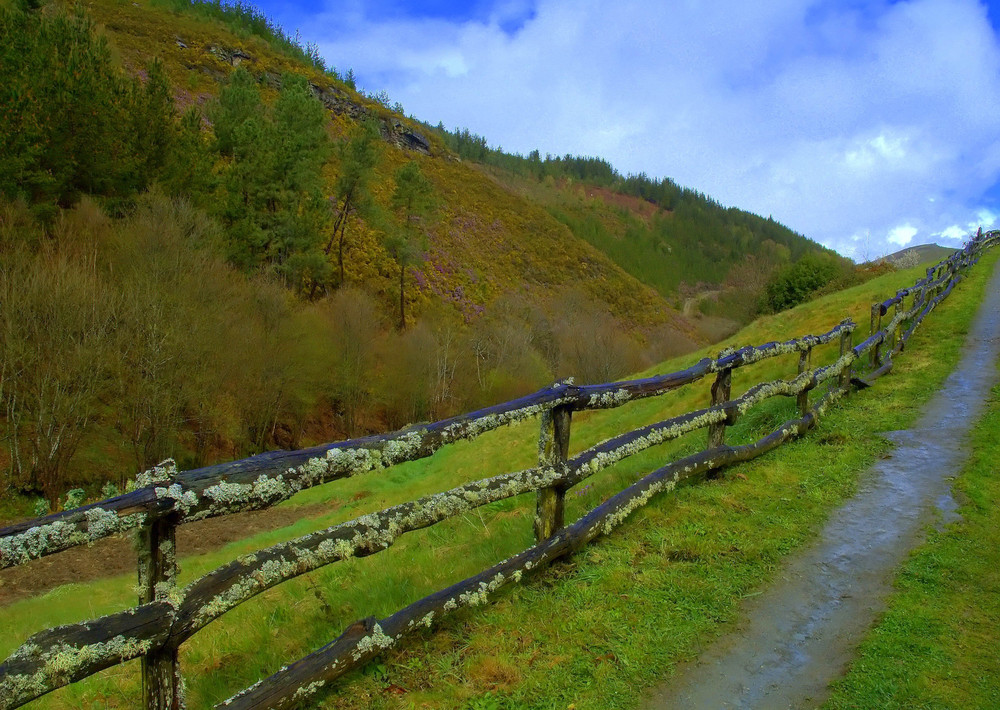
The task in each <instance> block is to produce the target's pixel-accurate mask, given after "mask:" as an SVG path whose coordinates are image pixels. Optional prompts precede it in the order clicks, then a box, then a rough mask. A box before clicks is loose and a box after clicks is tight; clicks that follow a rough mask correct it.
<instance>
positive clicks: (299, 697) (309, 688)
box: [292, 680, 326, 703]
mask: <svg viewBox="0 0 1000 710" xmlns="http://www.w3.org/2000/svg"><path fill="white" fill-rule="evenodd" d="M324 685H326V681H324V680H317V681H314V682H312V683H310V684H309V685H304V686H302V687H301V688H299V689H298V690H296V691H295V694H294V695H293V696H292V702H293V703H298V702H302V701H304V700H306V699H307V698H309V697H310V696H312V695H314V694H315V693H316V692H317V691H318V690H319V689H320V688H322V687H323V686H324Z"/></svg>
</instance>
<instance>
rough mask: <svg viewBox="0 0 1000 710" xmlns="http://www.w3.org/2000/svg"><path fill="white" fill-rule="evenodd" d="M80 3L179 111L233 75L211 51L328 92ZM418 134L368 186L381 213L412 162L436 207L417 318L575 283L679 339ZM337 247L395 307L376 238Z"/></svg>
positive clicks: (202, 41) (551, 225)
mask: <svg viewBox="0 0 1000 710" xmlns="http://www.w3.org/2000/svg"><path fill="white" fill-rule="evenodd" d="M86 6H87V8H88V10H89V11H90V13H91V14H92V16H93V17H94V18H95V20H96V21H97V22H98V23H99V25H100V26H101V28H102V31H103V32H104V33H105V34H106V35H107V36H108V37H109V39H110V40H111V42H112V44H113V46H114V48H115V50H116V52H117V53H118V56H119V58H120V60H121V62H122V64H123V66H124V67H125V68H126V69H127V70H128V71H130V72H132V73H139V72H141V71H142V70H143V68H144V66H145V64H146V63H147V62H148V61H149V58H151V57H154V56H156V57H159V58H160V59H161V60H162V61H163V62H164V65H165V68H166V71H167V75H168V77H169V79H170V81H171V84H172V86H173V87H174V91H175V95H176V96H177V102H178V106H179V107H180V108H182V109H183V107H185V106H187V105H191V104H199V105H204V104H206V103H207V102H208V101H209V100H210V99H211V98H212V97H213V96H214V95H215V94H216V93H217V92H218V88H219V82H220V81H222V80H223V79H224V78H225V77H226V76H227V75H228V73H229V72H230V71H231V70H232V68H231V66H229V64H228V63H226V62H224V61H223V60H221V59H220V58H219V57H218V56H216V54H213V53H211V52H210V51H209V48H210V47H212V46H221V47H224V48H229V49H232V48H240V49H242V50H243V51H245V52H246V53H247V54H249V55H250V57H251V59H249V60H245V61H244V62H243V66H245V67H247V68H248V69H249V70H250V71H251V72H252V73H254V74H256V75H260V74H262V73H264V72H269V73H273V74H281V73H282V72H285V71H295V72H297V73H301V74H303V75H305V76H307V77H308V78H309V80H310V81H312V82H314V83H316V84H317V85H319V86H324V87H328V86H331V85H333V84H334V82H333V81H332V80H331V79H330V78H329V77H326V76H325V75H323V74H322V73H321V72H319V71H318V70H317V69H315V68H313V67H305V66H303V65H301V64H297V63H296V62H294V61H293V60H291V59H289V58H288V57H286V56H284V55H282V54H279V53H278V52H276V51H274V50H273V49H272V48H271V47H270V46H268V45H267V44H266V43H265V42H264V41H263V40H261V39H259V38H257V37H253V36H244V37H239V36H236V35H234V34H233V33H232V32H231V31H229V29H227V28H226V27H224V26H222V25H221V24H219V23H216V22H210V21H206V20H204V19H201V18H196V17H191V16H187V15H180V14H175V13H172V12H169V11H166V10H162V9H158V8H156V7H151V6H150V5H149V0H143V1H142V2H138V3H133V2H131V1H128V2H126V1H124V0H88V1H87V3H86ZM177 40H182V41H183V43H184V44H185V45H186V48H181V47H180V46H179V45H178V43H177ZM337 88H338V89H340V90H341V91H344V92H346V94H347V95H349V96H350V97H351V100H352V101H354V102H356V103H357V104H359V105H362V106H365V107H366V108H367V109H368V110H369V111H371V112H373V113H375V114H376V115H378V116H380V117H382V118H384V119H387V120H389V121H395V120H398V121H401V122H403V123H404V124H408V123H411V122H410V121H408V119H406V118H405V117H402V116H398V115H396V114H393V113H392V112H390V111H389V110H388V109H386V108H384V107H383V106H381V105H379V104H377V103H376V102H374V101H371V100H369V99H366V98H364V97H361V96H359V95H357V94H356V93H354V92H352V91H351V90H350V89H348V88H346V87H345V86H343V85H337ZM270 94H273V91H271V92H270ZM267 95H269V92H268V91H265V96H267ZM351 125H352V121H351V119H349V118H347V117H346V116H345V115H339V116H338V115H335V114H331V132H332V134H333V135H334V137H335V138H339V137H341V136H343V135H345V133H346V131H347V130H348V129H349V127H350V126H351ZM415 129H416V130H420V129H419V128H416V127H415ZM425 137H426V138H428V140H429V141H430V143H431V151H432V154H433V156H432V157H425V156H420V155H417V154H414V153H410V152H408V151H403V150H401V149H397V148H394V147H387V148H386V150H385V151H384V154H383V159H382V161H381V162H380V164H379V166H378V169H377V177H376V179H375V181H374V185H375V187H374V192H375V197H376V199H377V200H378V201H380V202H382V203H383V204H384V205H387V204H388V202H389V198H390V196H391V193H392V179H391V176H392V174H393V172H394V171H395V170H396V169H397V168H398V167H399V166H400V165H402V164H403V163H404V162H405V161H407V160H410V159H414V158H416V159H417V160H419V162H420V165H421V168H422V169H423V170H424V172H425V174H426V175H427V176H428V177H429V178H430V180H431V181H432V183H433V184H434V186H435V188H436V191H437V194H438V196H439V197H440V199H441V201H442V203H443V206H442V209H441V211H440V213H439V219H438V220H437V223H436V225H435V226H434V227H433V228H432V233H431V235H430V236H431V238H430V244H429V252H428V256H429V260H428V262H427V263H425V264H424V265H423V266H422V267H421V271H422V272H423V275H424V278H425V280H426V281H427V282H428V286H427V287H426V288H425V289H424V290H423V291H421V292H419V293H418V291H417V289H415V288H413V289H411V296H412V297H413V300H414V303H413V306H414V308H415V309H416V311H417V312H419V311H420V310H423V309H424V308H425V307H427V306H428V305H429V304H430V303H432V302H433V301H436V300H439V299H440V300H445V301H446V302H450V303H452V304H454V306H455V307H456V308H457V309H458V310H459V311H460V312H463V313H466V314H468V313H470V312H472V309H473V306H474V305H479V306H482V305H488V304H489V303H490V302H491V301H492V300H493V299H494V298H496V297H497V296H498V295H500V294H502V293H505V292H507V291H513V290H518V291H520V290H523V289H526V290H527V291H528V294H529V295H531V296H545V295H551V294H552V293H554V292H555V291H556V290H558V289H559V288H560V287H563V286H567V285H578V286H579V287H581V288H582V289H584V290H585V291H587V292H588V293H589V294H590V295H591V296H592V297H595V298H597V299H599V300H600V301H602V302H604V303H607V304H608V305H609V306H610V307H611V310H612V311H613V312H614V313H615V314H616V315H618V316H619V317H623V318H624V319H625V320H626V321H627V322H628V323H630V324H631V325H638V326H649V325H656V324H661V323H671V324H673V325H675V326H676V327H677V328H678V329H680V330H684V331H688V330H689V328H688V326H687V325H686V324H684V323H683V321H682V320H681V319H680V318H679V316H677V314H676V313H675V312H674V311H673V310H672V309H670V307H669V306H668V305H667V304H666V302H665V301H664V300H663V299H662V298H660V297H659V295H658V294H657V293H656V292H655V291H654V290H653V289H652V288H650V287H648V286H646V285H644V284H642V283H640V282H639V281H638V280H637V279H635V278H634V277H632V276H630V275H629V274H628V273H626V271H624V270H623V269H622V268H620V267H619V266H617V265H616V264H615V263H614V262H613V261H612V260H611V259H609V258H608V257H607V256H605V255H604V254H603V253H601V252H600V251H599V250H598V249H596V248H594V247H593V246H591V245H590V244H588V243H587V242H586V241H584V240H583V239H578V238H576V237H575V236H574V235H573V234H572V233H571V232H570V230H569V229H567V228H566V227H565V226H564V225H562V224H561V223H560V222H558V221H557V220H556V219H555V218H553V217H552V216H551V215H549V213H548V212H547V211H546V210H545V209H544V208H542V207H541V206H539V205H536V204H534V203H532V202H531V201H530V200H526V199H524V198H523V197H521V196H519V195H516V194H515V193H513V192H512V191H510V190H507V189H504V188H503V187H501V186H500V185H498V184H497V182H496V181H494V180H492V179H490V178H489V177H488V176H486V175H484V174H483V173H482V171H480V170H478V169H476V167H474V166H472V165H467V164H464V163H462V162H461V161H456V160H454V159H452V158H450V157H449V156H448V155H447V154H446V151H445V149H444V148H443V145H442V144H441V142H440V139H439V138H438V137H437V136H436V135H433V134H429V133H427V134H425ZM335 176H336V164H335V161H334V163H333V164H331V166H330V170H329V178H330V186H331V189H332V184H333V182H332V181H333V179H334V178H335ZM348 239H349V243H350V251H349V253H348V263H347V273H348V279H349V280H351V281H354V282H360V283H364V284H365V285H366V286H367V287H368V288H371V289H373V290H376V291H378V292H380V293H381V294H383V296H384V298H385V301H386V303H387V304H388V303H392V302H394V301H393V299H394V298H396V297H397V296H396V294H398V291H397V290H396V288H397V287H396V285H395V284H396V279H397V278H398V277H397V274H398V271H397V270H396V269H397V267H396V266H395V263H394V262H393V261H392V260H391V258H390V257H389V256H388V254H387V253H386V252H385V250H384V249H383V248H382V246H381V244H380V241H379V236H378V233H377V232H376V231H375V230H374V229H371V228H367V227H364V226H363V227H361V228H359V229H355V230H353V233H350V232H349V234H348Z"/></svg>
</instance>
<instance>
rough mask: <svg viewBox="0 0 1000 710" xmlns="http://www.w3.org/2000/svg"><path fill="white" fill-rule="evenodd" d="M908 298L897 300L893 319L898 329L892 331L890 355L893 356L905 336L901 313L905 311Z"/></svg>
mask: <svg viewBox="0 0 1000 710" xmlns="http://www.w3.org/2000/svg"><path fill="white" fill-rule="evenodd" d="M905 300H906V296H903V297H901V298H900V299H899V300H898V301H896V312H895V313H894V314H893V317H892V319H893V320H894V321H896V329H895V330H893V331H892V342H891V343H890V345H891V347H890V348H889V356H890V357H892V353H894V352H895V351H896V343H897V342H899V341H900V339H902V337H903V321H902V320H897V319H899V314H900V313H902V312H903V301H905Z"/></svg>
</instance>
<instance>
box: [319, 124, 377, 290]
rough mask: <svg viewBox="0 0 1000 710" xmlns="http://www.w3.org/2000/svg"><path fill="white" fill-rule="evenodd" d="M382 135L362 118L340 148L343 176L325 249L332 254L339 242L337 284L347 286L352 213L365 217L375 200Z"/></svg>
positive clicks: (369, 212)
mask: <svg viewBox="0 0 1000 710" xmlns="http://www.w3.org/2000/svg"><path fill="white" fill-rule="evenodd" d="M380 139H381V134H380V133H379V130H378V125H377V124H376V123H375V122H374V121H371V120H368V121H363V122H362V123H361V124H360V125H359V126H357V127H356V128H355V130H354V131H353V133H352V134H351V136H350V137H349V138H348V139H347V140H346V141H344V142H342V143H341V144H340V145H339V147H338V153H339V156H340V175H338V176H337V183H336V186H335V187H334V194H333V197H334V204H335V205H336V207H335V209H336V218H335V220H334V223H333V231H332V232H331V233H330V239H329V240H328V241H327V244H326V248H325V249H324V250H323V251H324V252H325V253H326V254H329V253H330V252H331V251H332V250H333V246H334V244H336V245H337V270H338V274H339V280H338V282H337V286H338V287H340V286H343V285H344V252H345V250H346V248H347V226H348V223H349V222H350V219H351V217H352V216H357V217H361V218H365V217H368V216H370V215H371V213H372V210H373V202H372V198H371V192H370V190H369V184H370V182H371V178H372V175H373V174H374V171H375V165H376V163H377V162H378V159H379V154H380V152H381V150H380V147H381V146H380Z"/></svg>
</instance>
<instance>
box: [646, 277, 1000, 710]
mask: <svg viewBox="0 0 1000 710" xmlns="http://www.w3.org/2000/svg"><path fill="white" fill-rule="evenodd" d="M903 356H904V357H905V353H904V355H903ZM998 356H1000V266H998V267H997V268H996V269H995V270H994V273H993V276H992V278H991V279H990V282H989V285H988V286H987V290H986V294H985V297H984V300H983V303H982V304H981V306H980V308H979V312H978V314H977V316H976V318H975V320H974V322H973V325H972V328H971V330H970V333H969V335H968V337H967V339H966V343H965V346H964V349H963V352H962V356H961V359H960V361H959V364H958V366H957V367H956V368H955V371H954V372H953V373H952V374H951V375H950V376H949V377H948V379H947V380H946V382H945V383H944V386H943V387H942V389H941V390H940V391H939V392H938V393H937V394H936V395H935V396H934V398H933V399H932V400H931V401H930V403H929V404H928V405H927V407H926V408H925V410H924V413H923V414H922V416H921V417H920V419H919V420H918V421H917V422H916V423H915V424H914V426H913V427H912V428H911V429H908V430H906V431H898V432H892V433H890V434H888V435H887V436H888V437H889V438H890V439H891V440H892V441H893V442H895V444H896V448H895V450H894V451H893V453H892V456H891V457H889V458H887V459H884V460H881V461H879V462H877V463H876V464H875V465H874V466H872V468H871V469H870V470H869V471H868V472H866V473H865V474H864V475H863V476H862V479H861V485H860V489H859V491H858V493H857V494H856V495H855V497H854V498H852V499H851V500H850V501H848V502H847V503H846V504H845V505H844V506H843V507H841V508H840V509H839V510H837V511H835V512H834V513H833V515H832V516H831V518H830V520H829V521H828V523H827V525H826V527H825V528H824V529H823V531H822V532H821V533H820V537H819V539H818V540H817V541H816V542H815V543H813V544H812V545H811V546H810V547H809V548H807V549H805V550H804V551H802V552H800V553H797V554H796V555H795V556H794V558H793V559H791V560H790V561H789V562H787V563H786V564H785V566H784V567H783V569H782V570H781V571H780V572H779V573H778V575H777V577H776V581H775V582H774V583H773V585H772V586H771V587H770V588H769V589H766V590H765V591H764V592H763V593H762V594H760V595H758V596H756V597H753V598H752V599H751V600H748V602H747V603H746V604H745V606H744V609H743V611H742V613H741V618H743V619H745V621H744V622H743V625H742V626H741V627H740V628H739V629H737V630H736V631H734V632H732V633H731V634H729V635H727V636H724V637H723V638H721V639H719V640H718V641H717V642H715V643H714V644H713V645H712V646H711V647H709V648H708V649H707V650H706V651H705V652H704V653H703V654H702V655H701V657H699V658H698V659H697V660H696V661H693V662H691V663H688V664H685V665H683V666H680V667H679V668H678V669H677V672H676V674H675V676H674V677H673V678H672V679H671V680H670V681H668V682H666V683H665V684H664V685H663V686H661V687H660V688H657V689H654V690H653V691H652V692H651V693H649V694H648V695H647V698H646V700H645V701H644V703H643V704H642V706H641V707H642V708H644V709H645V710H654V709H655V710H660V709H666V708H685V709H688V708H690V709H691V710H701V709H702V708H704V709H706V710H708V709H711V710H715V709H717V708H742V709H751V708H752V709H753V710H771V709H772V708H782V709H784V708H809V707H816V706H818V705H820V704H822V702H823V701H824V700H825V699H826V697H827V695H828V686H829V683H830V682H831V681H833V680H835V679H837V678H839V677H840V676H842V675H843V673H844V672H845V671H846V667H847V664H848V663H849V662H850V661H851V659H852V656H853V652H854V649H855V648H856V646H857V644H858V643H859V642H860V641H861V639H862V638H863V636H864V634H865V633H866V632H867V630H868V629H869V628H870V627H871V625H872V624H873V622H874V621H875V618H876V616H877V615H878V614H879V613H880V612H881V611H882V610H883V609H884V600H885V597H886V595H887V594H888V593H889V592H890V591H891V588H892V579H893V575H894V572H895V570H896V568H898V566H899V565H900V564H901V563H902V562H903V561H904V560H905V558H906V556H907V554H908V553H909V552H910V550H912V549H913V548H914V547H915V546H916V545H918V544H919V543H920V541H921V540H922V538H923V533H924V531H925V530H926V527H927V525H928V524H930V523H933V522H934V521H935V520H936V519H938V520H940V519H944V520H948V519H953V518H954V517H955V515H956V514H955V512H954V510H955V507H956V505H955V502H954V500H953V499H952V497H951V479H952V478H953V477H954V476H956V475H957V474H958V473H959V471H960V470H961V468H962V466H963V464H964V462H965V459H966V457H967V451H966V449H965V446H966V440H967V436H968V433H969V430H970V429H971V427H972V425H973V423H974V422H975V421H976V420H977V418H978V417H979V415H980V413H981V411H982V406H983V402H984V397H985V396H986V395H987V394H988V393H989V390H990V387H991V386H992V385H993V384H994V383H995V382H996V380H997V376H998V373H997V360H998ZM877 386H878V385H876V387H877ZM942 516H943V518H942Z"/></svg>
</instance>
